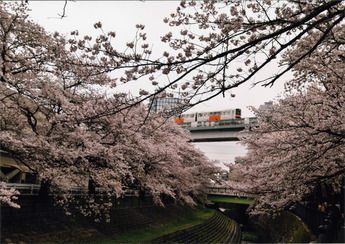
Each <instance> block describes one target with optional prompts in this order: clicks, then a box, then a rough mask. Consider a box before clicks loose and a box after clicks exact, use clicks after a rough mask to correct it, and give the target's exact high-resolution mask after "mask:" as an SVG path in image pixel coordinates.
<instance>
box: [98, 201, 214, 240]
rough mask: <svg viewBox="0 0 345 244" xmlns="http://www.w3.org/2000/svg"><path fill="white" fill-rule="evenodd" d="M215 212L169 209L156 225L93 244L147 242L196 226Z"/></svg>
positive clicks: (195, 209) (199, 208)
mask: <svg viewBox="0 0 345 244" xmlns="http://www.w3.org/2000/svg"><path fill="white" fill-rule="evenodd" d="M214 212H215V210H212V209H207V208H201V207H198V208H194V209H192V208H184V210H183V211H181V209H170V210H168V211H166V212H165V213H164V216H162V218H161V219H160V221H157V222H156V223H154V224H152V225H150V226H147V227H143V228H140V229H135V230H131V231H127V232H125V233H122V234H119V235H116V236H113V237H112V238H109V239H107V240H102V241H101V242H99V240H98V242H94V243H114V242H117V243H138V242H147V241H149V240H152V239H154V238H157V237H160V236H163V235H166V234H169V233H173V232H176V231H178V230H182V229H185V228H188V227H191V226H194V225H197V224H200V223H202V222H204V221H205V220H207V219H209V218H211V217H212V215H213V214H214Z"/></svg>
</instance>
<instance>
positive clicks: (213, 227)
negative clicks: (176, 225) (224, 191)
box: [150, 212, 241, 243]
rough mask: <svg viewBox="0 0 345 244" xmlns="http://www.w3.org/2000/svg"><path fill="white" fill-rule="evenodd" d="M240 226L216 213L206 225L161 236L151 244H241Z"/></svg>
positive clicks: (202, 224)
mask: <svg viewBox="0 0 345 244" xmlns="http://www.w3.org/2000/svg"><path fill="white" fill-rule="evenodd" d="M240 242H241V229H240V227H239V225H238V224H237V223H236V222H235V221H233V220H231V219H229V218H228V217H226V216H225V215H223V214H221V213H219V212H216V213H215V214H214V215H213V216H212V218H210V219H209V220H207V221H205V222H204V223H201V224H198V225H195V226H192V227H189V228H187V229H183V230H180V231H176V232H173V233H171V234H168V235H164V236H161V237H159V238H156V239H154V240H151V241H150V243H240Z"/></svg>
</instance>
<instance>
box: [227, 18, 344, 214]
mask: <svg viewBox="0 0 345 244" xmlns="http://www.w3.org/2000/svg"><path fill="white" fill-rule="evenodd" d="M344 30H345V28H344V25H343V26H339V28H336V29H335V32H334V34H333V35H332V36H331V37H328V38H325V40H324V41H323V43H322V44H321V45H320V46H319V47H318V48H317V49H316V50H315V51H314V52H313V55H308V57H306V58H305V59H304V60H303V61H301V62H299V63H298V64H297V65H295V66H294V69H293V70H294V77H295V78H294V79H293V80H292V81H291V82H289V84H288V86H287V91H288V94H287V95H286V98H284V99H281V100H279V101H278V103H277V104H275V105H272V106H270V107H269V109H265V110H255V109H254V111H255V113H256V116H257V117H258V120H259V127H258V128H254V129H252V131H251V134H250V136H249V137H248V138H244V139H243V142H244V144H245V145H247V147H248V154H247V155H246V156H245V157H242V158H240V159H239V162H240V163H238V164H237V165H234V166H231V168H232V172H233V178H232V180H233V182H229V184H230V185H231V186H232V187H235V188H237V189H240V190H242V191H246V192H251V193H255V194H257V196H258V197H257V199H256V200H257V201H256V202H255V204H254V206H253V209H252V213H255V214H260V213H267V212H271V211H276V210H280V209H283V208H285V207H291V206H293V204H294V203H296V202H298V201H301V200H303V199H304V198H305V197H306V196H308V195H309V194H312V193H313V191H314V190H315V188H316V187H317V186H318V185H319V184H327V185H330V186H332V188H333V189H334V190H335V191H336V192H338V193H340V192H341V189H342V188H344V177H345V172H344V168H345V124H344V119H345V117H344V116H345V89H344V81H345V62H344V51H345V31H344ZM315 39H317V36H315V35H310V36H308V37H306V38H305V40H301V41H300V42H298V43H297V44H296V45H297V47H298V49H297V48H296V49H294V50H291V52H289V53H287V54H286V55H285V56H284V62H291V63H294V62H295V59H296V58H297V59H298V58H299V56H298V53H297V52H298V50H300V52H304V49H305V48H308V46H306V43H308V42H313V41H315Z"/></svg>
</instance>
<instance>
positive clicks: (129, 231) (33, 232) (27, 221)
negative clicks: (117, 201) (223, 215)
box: [1, 205, 215, 244]
mask: <svg viewBox="0 0 345 244" xmlns="http://www.w3.org/2000/svg"><path fill="white" fill-rule="evenodd" d="M16 211H18V213H17V212H16ZM19 211H20V210H15V209H14V210H13V212H12V213H11V214H8V215H6V216H2V217H3V218H2V233H1V234H2V235H1V243H8V244H10V243H21V242H22V243H45V244H48V243H138V242H147V241H149V240H151V239H154V238H157V237H159V236H162V235H166V234H169V233H172V232H175V231H178V230H181V229H184V228H188V227H190V226H193V225H197V224H200V223H202V222H204V221H205V220H207V219H209V218H211V217H212V216H213V214H214V213H215V210H212V209H207V208H204V207H202V206H199V207H195V208H190V207H186V206H176V205H167V206H166V207H165V208H161V207H157V206H146V207H137V208H127V209H118V210H115V211H113V212H112V219H111V222H110V223H105V222H102V223H95V222H93V221H92V220H91V219H87V218H85V217H82V216H79V217H78V216H66V215H64V214H63V213H62V212H39V211H35V212H33V211H30V212H26V213H23V212H19Z"/></svg>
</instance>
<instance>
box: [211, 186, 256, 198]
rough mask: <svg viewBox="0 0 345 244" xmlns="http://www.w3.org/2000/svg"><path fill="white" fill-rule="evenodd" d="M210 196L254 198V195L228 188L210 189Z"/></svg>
mask: <svg viewBox="0 0 345 244" xmlns="http://www.w3.org/2000/svg"><path fill="white" fill-rule="evenodd" d="M208 194H215V195H223V196H234V197H248V198H254V197H255V195H254V194H249V193H245V192H240V191H236V190H234V189H230V188H226V187H209V190H208Z"/></svg>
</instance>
